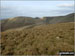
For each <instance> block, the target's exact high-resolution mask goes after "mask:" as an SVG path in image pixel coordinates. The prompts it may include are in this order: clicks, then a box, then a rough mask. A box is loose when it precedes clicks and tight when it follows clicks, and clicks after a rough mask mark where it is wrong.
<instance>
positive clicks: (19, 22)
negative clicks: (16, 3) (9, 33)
mask: <svg viewBox="0 0 75 56" xmlns="http://www.w3.org/2000/svg"><path fill="white" fill-rule="evenodd" d="M62 22H74V13H72V14H69V15H66V16H56V17H43V18H42V19H41V18H38V17H36V18H32V17H23V16H19V17H14V18H9V19H4V20H1V31H5V30H9V29H14V28H20V27H25V26H28V25H34V24H35V25H36V24H38V25H39V24H55V23H62Z"/></svg>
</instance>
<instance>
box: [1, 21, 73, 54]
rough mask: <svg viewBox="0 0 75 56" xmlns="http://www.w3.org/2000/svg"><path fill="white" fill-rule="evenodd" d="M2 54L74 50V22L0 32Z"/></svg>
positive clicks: (54, 52)
mask: <svg viewBox="0 0 75 56" xmlns="http://www.w3.org/2000/svg"><path fill="white" fill-rule="evenodd" d="M1 45H2V46H1V50H2V52H1V53H2V54H4V55H55V54H58V53H59V51H73V50H74V23H73V22H70V23H57V24H47V25H40V26H36V27H33V28H28V29H22V30H21V31H19V30H11V31H5V32H2V33H1Z"/></svg>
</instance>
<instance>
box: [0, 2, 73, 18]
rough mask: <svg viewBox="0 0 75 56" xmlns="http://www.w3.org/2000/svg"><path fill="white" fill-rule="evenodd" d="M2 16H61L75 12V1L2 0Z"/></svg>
mask: <svg viewBox="0 0 75 56" xmlns="http://www.w3.org/2000/svg"><path fill="white" fill-rule="evenodd" d="M0 10H1V17H0V19H3V18H10V17H16V16H28V17H44V16H61V15H66V14H69V13H73V12H74V1H1V8H0Z"/></svg>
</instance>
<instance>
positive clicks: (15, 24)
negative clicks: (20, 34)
mask: <svg viewBox="0 0 75 56" xmlns="http://www.w3.org/2000/svg"><path fill="white" fill-rule="evenodd" d="M40 21H41V20H40V19H34V18H31V17H22V16H20V17H14V18H9V19H4V20H1V30H2V31H4V30H8V29H13V28H19V27H23V26H27V25H32V24H36V23H39V22H40Z"/></svg>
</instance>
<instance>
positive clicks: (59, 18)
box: [44, 13, 74, 24]
mask: <svg viewBox="0 0 75 56" xmlns="http://www.w3.org/2000/svg"><path fill="white" fill-rule="evenodd" d="M44 19H45V22H46V23H50V24H53V23H62V22H63V23H64V22H74V13H72V14H69V15H66V16H56V17H44Z"/></svg>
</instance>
